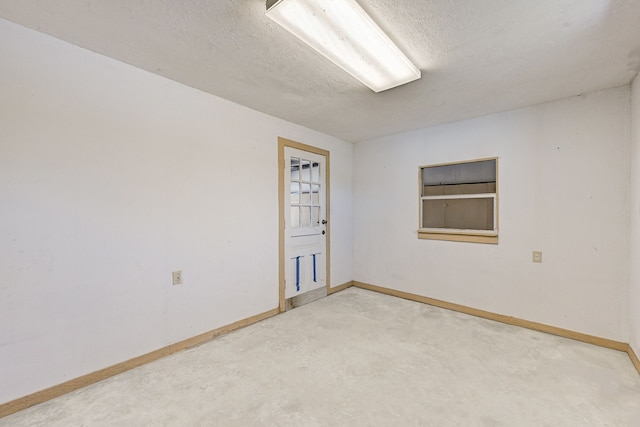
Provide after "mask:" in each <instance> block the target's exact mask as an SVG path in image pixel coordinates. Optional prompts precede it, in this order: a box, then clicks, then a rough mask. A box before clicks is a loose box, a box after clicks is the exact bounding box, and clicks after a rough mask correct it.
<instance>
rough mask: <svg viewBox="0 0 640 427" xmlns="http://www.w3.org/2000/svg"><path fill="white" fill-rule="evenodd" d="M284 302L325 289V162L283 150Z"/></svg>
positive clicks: (302, 153) (295, 150)
mask: <svg viewBox="0 0 640 427" xmlns="http://www.w3.org/2000/svg"><path fill="white" fill-rule="evenodd" d="M284 157H285V173H284V177H285V179H284V188H285V197H284V264H285V265H284V268H285V298H286V299H288V298H291V297H294V296H297V295H300V294H303V293H305V292H308V291H311V290H314V289H317V288H320V287H323V286H326V284H327V278H326V273H327V271H326V270H327V269H326V258H327V257H326V247H327V239H326V230H327V227H326V223H327V222H326V219H327V215H326V213H327V209H326V206H327V201H326V194H327V192H326V158H325V157H324V156H322V155H319V154H315V153H310V152H307V151H303V150H298V149H295V148H292V147H285V148H284Z"/></svg>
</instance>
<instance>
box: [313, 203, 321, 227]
mask: <svg viewBox="0 0 640 427" xmlns="http://www.w3.org/2000/svg"><path fill="white" fill-rule="evenodd" d="M319 224H320V206H314V207H312V208H311V226H312V227H316V226H317V225H319Z"/></svg>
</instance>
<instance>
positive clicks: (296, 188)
mask: <svg viewBox="0 0 640 427" xmlns="http://www.w3.org/2000/svg"><path fill="white" fill-rule="evenodd" d="M299 203H300V183H299V182H292V183H291V204H292V205H296V204H299Z"/></svg>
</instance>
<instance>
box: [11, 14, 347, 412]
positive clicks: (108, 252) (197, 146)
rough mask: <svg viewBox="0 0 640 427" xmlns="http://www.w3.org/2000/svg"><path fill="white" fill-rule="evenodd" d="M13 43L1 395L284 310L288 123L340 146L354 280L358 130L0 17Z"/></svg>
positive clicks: (337, 184)
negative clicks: (240, 97)
mask: <svg viewBox="0 0 640 427" xmlns="http://www.w3.org/2000/svg"><path fill="white" fill-rule="evenodd" d="M0 58H2V66H0V99H1V100H2V102H0V200H2V202H1V205H0V278H1V279H0V384H1V386H0V403H3V402H7V401H10V400H12V399H15V398H18V397H21V396H23V395H26V394H28V393H31V392H35V391H38V390H41V389H43V388H46V387H49V386H52V385H55V384H58V383H61V382H63V381H66V380H69V379H71V378H75V377H78V376H80V375H82V374H86V373H89V372H93V371H95V370H97V369H100V368H104V367H107V366H110V365H112V364H114V363H117V362H121V361H124V360H128V359H130V358H132V357H135V356H138V355H141V354H144V353H146V352H149V351H153V350H155V349H158V348H161V347H163V346H166V345H169V344H171V343H174V342H177V341H180V340H183V339H186V338H189V337H192V336H195V335H197V334H199V333H202V332H206V331H208V330H212V329H214V328H217V327H220V326H222V325H226V324H230V323H232V322H234V321H237V320H240V319H243V318H247V317H250V316H252V315H255V314H258V313H263V312H266V311H268V310H272V309H274V308H276V307H277V306H278V203H277V197H278V181H277V176H278V174H277V153H278V149H277V144H278V141H277V137H278V136H283V137H286V138H289V139H293V140H297V141H300V142H304V143H306V144H310V145H315V146H318V147H320V148H323V149H327V150H329V151H330V152H331V165H332V171H331V219H332V242H331V243H332V245H331V256H332V258H331V265H332V271H331V283H332V284H333V285H336V286H337V285H340V284H343V283H345V282H348V281H350V280H351V277H352V271H351V253H352V250H351V240H352V237H351V235H352V232H351V224H352V222H351V218H352V210H351V200H352V188H351V185H352V176H351V174H352V172H351V171H352V154H353V146H352V145H351V144H349V143H345V142H343V141H340V140H338V139H335V138H332V137H329V136H326V135H323V134H321V133H318V132H315V131H311V130H308V129H305V128H303V127H300V126H297V125H293V124H291V123H288V122H285V121H282V120H279V119H276V118H273V117H270V116H267V115H264V114H261V113H257V112H255V111H253V110H250V109H247V108H245V107H242V106H238V105H235V104H233V103H230V102H228V101H225V100H222V99H219V98H216V97H214V96H211V95H208V94H205V93H203V92H200V91H197V90H194V89H192V88H189V87H186V86H183V85H180V84H178V83H176V82H173V81H170V80H167V79H165V78H161V77H158V76H155V75H152V74H150V73H147V72H145V71H142V70H139V69H136V68H133V67H131V66H128V65H126V64H123V63H120V62H117V61H114V60H111V59H109V58H106V57H102V56H100V55H96V54H94V53H92V52H89V51H86V50H84V49H81V48H78V47H76V46H73V45H70V44H67V43H64V42H61V41H59V40H56V39H54V38H51V37H49V36H46V35H43V34H40V33H37V32H34V31H31V30H27V29H25V28H22V27H19V26H16V25H14V24H11V23H8V22H6V21H2V20H0ZM173 270H182V272H183V280H184V284H183V285H181V286H172V284H171V272H172V271H173Z"/></svg>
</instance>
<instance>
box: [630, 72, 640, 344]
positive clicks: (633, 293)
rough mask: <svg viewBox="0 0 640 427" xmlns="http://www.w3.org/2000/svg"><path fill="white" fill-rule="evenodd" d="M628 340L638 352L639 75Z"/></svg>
mask: <svg viewBox="0 0 640 427" xmlns="http://www.w3.org/2000/svg"><path fill="white" fill-rule="evenodd" d="M630 238H631V262H630V267H631V273H630V297H629V304H630V306H629V314H630V317H629V319H630V321H629V323H630V325H631V339H630V344H631V346H632V347H633V349H634V351H635V353H636V354H637V355H639V356H640V75H638V76H636V78H635V80H634V81H633V84H632V86H631V233H630Z"/></svg>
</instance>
